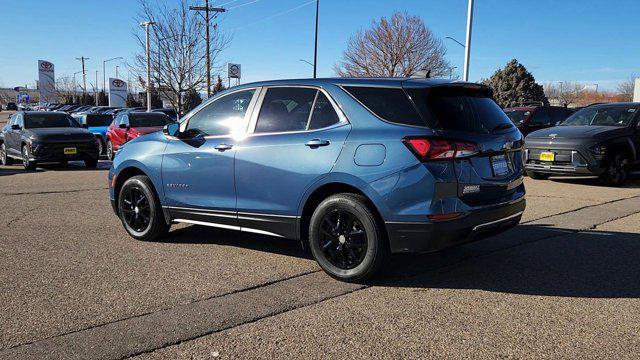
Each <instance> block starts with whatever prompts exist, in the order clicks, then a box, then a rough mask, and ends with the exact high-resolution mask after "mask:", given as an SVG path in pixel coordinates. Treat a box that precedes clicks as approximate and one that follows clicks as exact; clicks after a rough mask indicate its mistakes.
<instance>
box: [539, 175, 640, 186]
mask: <svg viewBox="0 0 640 360" xmlns="http://www.w3.org/2000/svg"><path fill="white" fill-rule="evenodd" d="M549 180H550V181H553V182H559V183H564V184H576V185H586V186H596V187H608V185H605V184H603V183H602V182H601V181H600V179H598V178H596V177H560V178H554V177H552V178H550V179H549ZM621 188H628V189H640V174H638V175H636V174H633V175H632V176H631V178H630V179H629V180H628V181H627V182H626V183H625V184H624V185H623V186H621Z"/></svg>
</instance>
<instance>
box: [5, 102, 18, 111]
mask: <svg viewBox="0 0 640 360" xmlns="http://www.w3.org/2000/svg"><path fill="white" fill-rule="evenodd" d="M7 110H15V111H17V110H18V105H16V103H14V102H10V103H7Z"/></svg>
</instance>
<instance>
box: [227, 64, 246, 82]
mask: <svg viewBox="0 0 640 360" xmlns="http://www.w3.org/2000/svg"><path fill="white" fill-rule="evenodd" d="M241 70H242V69H241V67H240V64H231V63H229V64H228V66H227V75H228V77H229V78H234V79H240V77H241V75H242V74H241Z"/></svg>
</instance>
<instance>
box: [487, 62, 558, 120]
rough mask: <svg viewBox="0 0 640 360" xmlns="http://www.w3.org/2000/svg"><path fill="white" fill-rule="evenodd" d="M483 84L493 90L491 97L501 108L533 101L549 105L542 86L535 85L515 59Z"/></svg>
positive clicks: (534, 80)
mask: <svg viewBox="0 0 640 360" xmlns="http://www.w3.org/2000/svg"><path fill="white" fill-rule="evenodd" d="M483 83H484V84H485V85H488V86H490V87H492V88H493V92H494V93H493V97H494V99H495V100H496V102H497V103H498V105H500V106H502V107H503V108H505V107H510V106H517V105H520V104H523V103H527V102H534V101H539V102H542V103H543V104H545V105H548V104H549V101H548V100H547V97H546V96H545V95H544V90H543V88H542V85H540V84H538V83H536V79H535V78H534V77H533V75H531V73H530V72H529V71H528V70H527V68H525V67H524V65H522V64H520V63H519V62H518V60H516V59H513V60H511V61H509V62H508V63H507V65H506V66H505V67H504V68H503V69H498V70H497V71H496V72H495V73H494V74H493V75H492V76H491V77H490V78H489V79H485V80H483Z"/></svg>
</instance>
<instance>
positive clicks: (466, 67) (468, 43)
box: [462, 0, 473, 81]
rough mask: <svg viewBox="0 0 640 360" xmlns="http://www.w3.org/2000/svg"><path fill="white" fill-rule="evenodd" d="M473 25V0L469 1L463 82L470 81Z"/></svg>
mask: <svg viewBox="0 0 640 360" xmlns="http://www.w3.org/2000/svg"><path fill="white" fill-rule="evenodd" d="M472 23H473V0H469V8H468V9H467V41H466V45H465V47H464V73H463V75H462V80H464V81H469V57H470V56H471V25H472Z"/></svg>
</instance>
